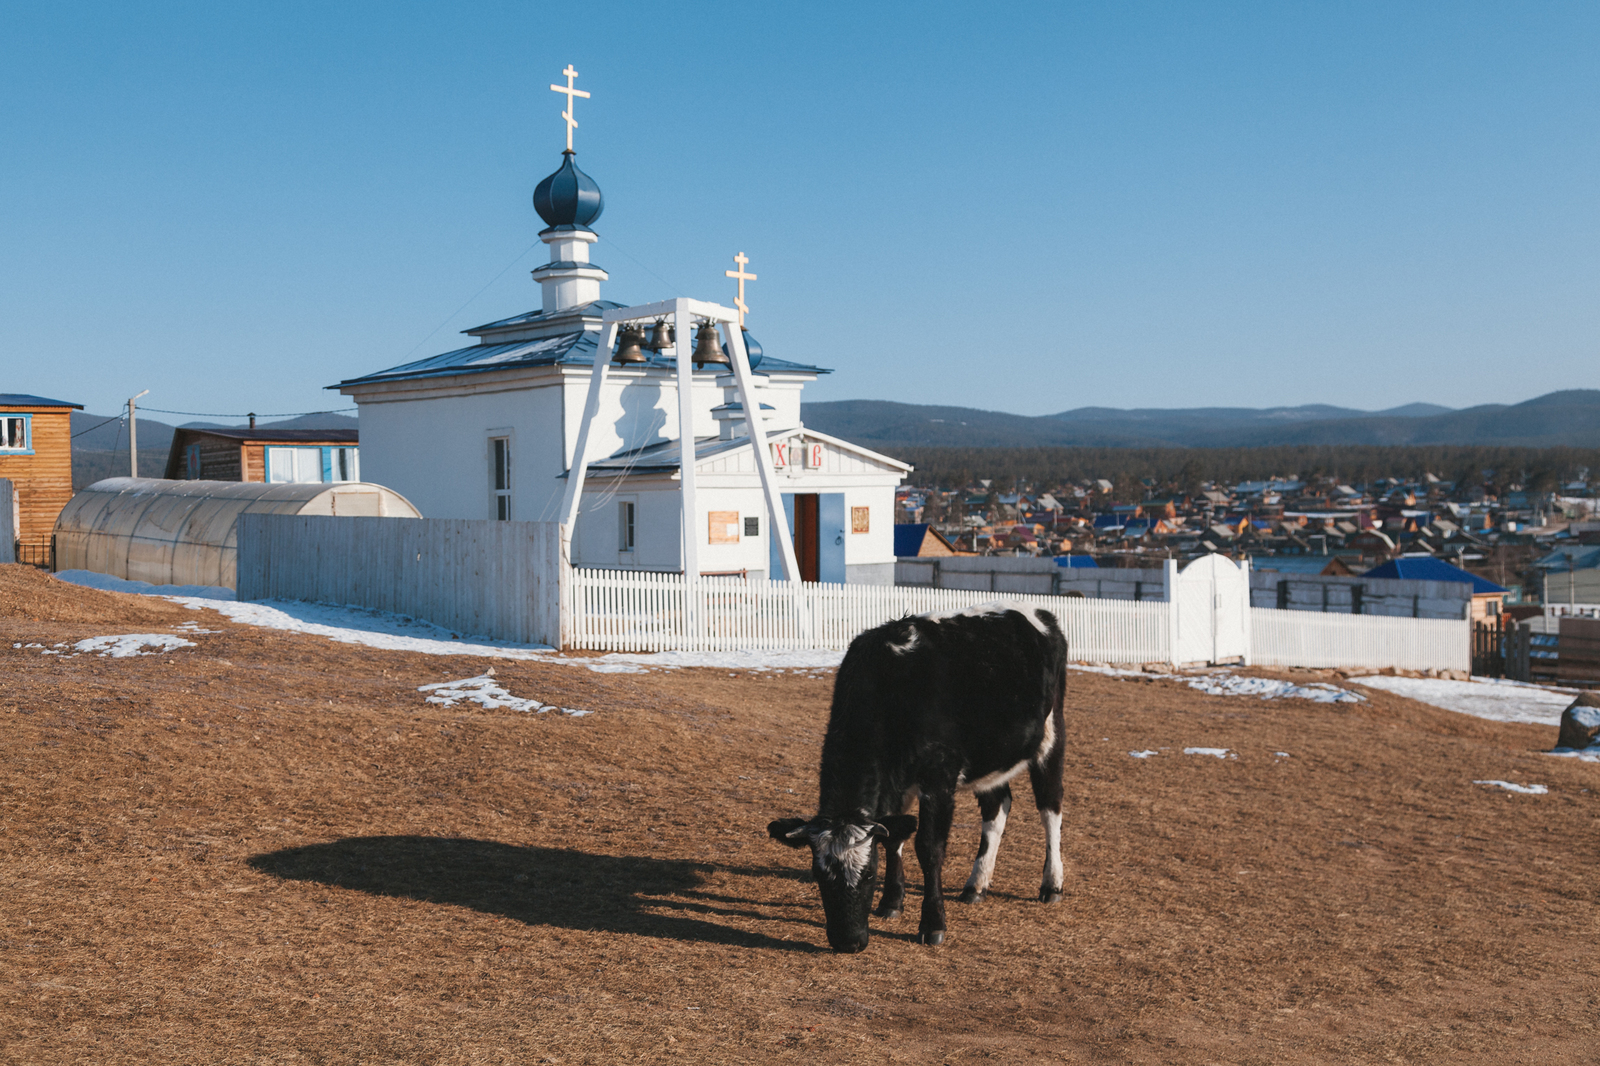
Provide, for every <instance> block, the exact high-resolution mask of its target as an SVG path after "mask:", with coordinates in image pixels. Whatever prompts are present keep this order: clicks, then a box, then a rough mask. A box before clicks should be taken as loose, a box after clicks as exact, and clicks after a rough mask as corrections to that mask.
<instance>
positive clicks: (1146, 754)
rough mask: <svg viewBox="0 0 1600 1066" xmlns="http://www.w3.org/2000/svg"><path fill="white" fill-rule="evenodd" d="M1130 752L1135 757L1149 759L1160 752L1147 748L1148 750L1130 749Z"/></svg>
mask: <svg viewBox="0 0 1600 1066" xmlns="http://www.w3.org/2000/svg"><path fill="white" fill-rule="evenodd" d="M1128 754H1129V755H1132V756H1133V757H1134V758H1135V759H1148V758H1150V756H1152V755H1155V754H1158V753H1157V752H1154V751H1149V750H1146V751H1130V752H1128Z"/></svg>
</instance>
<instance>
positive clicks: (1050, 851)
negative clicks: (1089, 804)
mask: <svg viewBox="0 0 1600 1066" xmlns="http://www.w3.org/2000/svg"><path fill="white" fill-rule="evenodd" d="M1039 823H1040V824H1041V825H1043V826H1044V883H1045V884H1046V885H1048V886H1049V887H1050V888H1053V889H1056V890H1058V891H1059V890H1060V888H1061V876H1062V873H1061V812H1060V811H1048V810H1046V811H1040V812H1039Z"/></svg>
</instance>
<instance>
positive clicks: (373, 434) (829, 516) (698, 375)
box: [330, 67, 911, 585]
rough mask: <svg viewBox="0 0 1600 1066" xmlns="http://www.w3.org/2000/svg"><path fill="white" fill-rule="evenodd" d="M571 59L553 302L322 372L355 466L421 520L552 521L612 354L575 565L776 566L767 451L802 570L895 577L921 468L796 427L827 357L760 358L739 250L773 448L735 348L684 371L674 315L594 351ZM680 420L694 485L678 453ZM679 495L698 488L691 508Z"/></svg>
mask: <svg viewBox="0 0 1600 1066" xmlns="http://www.w3.org/2000/svg"><path fill="white" fill-rule="evenodd" d="M564 73H566V74H567V81H568V84H567V85H566V86H565V87H562V86H551V88H552V89H555V90H556V91H558V92H562V93H566V94H568V110H567V111H566V112H563V117H564V118H566V120H567V150H566V151H565V152H564V153H563V159H562V163H561V166H560V168H559V169H558V170H557V171H556V172H555V173H554V174H551V175H550V176H549V177H547V178H545V179H544V180H543V181H542V182H540V183H539V185H538V187H537V188H536V189H535V191H534V194H533V203H534V207H535V209H536V210H537V211H538V213H539V215H540V217H541V218H542V219H543V220H544V222H545V224H546V227H547V228H546V229H544V230H543V231H542V232H541V233H540V234H539V236H540V237H541V239H543V241H544V242H545V244H547V245H548V246H549V248H550V261H549V262H548V263H546V264H544V265H542V266H540V267H538V268H537V269H535V270H534V271H533V277H534V280H535V281H537V282H538V283H539V285H540V287H541V288H542V289H543V300H542V305H541V307H540V308H539V310H537V311H529V312H527V313H526V314H520V315H516V316H514V317H511V318H505V319H501V320H499V321H497V322H490V323H488V324H486V325H482V326H478V327H476V328H473V329H469V330H466V331H465V332H466V333H467V334H468V335H469V336H472V337H474V338H476V341H477V343H475V344H472V345H470V346H468V347H465V348H460V349H457V350H455V351H451V352H445V353H444V354H442V355H436V356H433V357H432V358H428V359H422V360H418V361H416V362H411V363H406V364H404V365H403V366H397V367H393V368H391V369H389V370H381V371H378V372H376V373H372V374H366V375H363V376H361V377H357V378H351V379H348V380H346V381H342V382H340V383H339V384H338V385H336V386H330V388H336V389H338V390H339V391H340V392H341V393H343V394H344V395H346V396H350V397H352V398H353V399H354V400H355V402H356V403H357V404H358V405H359V408H360V417H361V465H362V475H363V477H365V478H367V479H368V480H370V481H374V482H377V483H378V484H381V485H385V486H388V487H389V488H391V489H394V490H395V491H397V492H399V493H401V494H402V495H404V496H405V497H406V498H407V499H409V500H410V501H411V502H412V503H413V504H415V505H416V507H417V508H418V509H419V510H420V511H421V512H422V514H423V515H425V516H427V517H429V518H478V519H483V518H487V519H500V520H510V521H552V522H553V521H558V520H560V519H561V517H562V516H561V511H562V502H563V493H564V490H565V488H566V484H567V481H568V478H569V474H570V473H571V471H572V467H573V465H574V462H575V461H576V459H575V456H576V453H577V448H578V440H579V436H580V428H581V424H582V422H583V415H584V410H585V403H586V399H587V393H588V390H589V384H590V377H591V374H592V371H593V369H594V367H595V360H596V359H597V358H598V359H606V360H612V363H611V365H610V367H609V369H608V371H607V374H606V375H605V379H604V381H603V382H602V383H601V392H600V396H599V398H598V399H599V403H598V409H597V411H596V414H595V415H594V417H593V419H592V421H591V424H590V428H589V443H588V447H587V448H586V454H587V457H588V463H587V477H586V478H580V479H576V480H575V483H581V485H582V492H581V496H580V497H579V498H578V499H576V500H575V501H574V503H575V506H576V508H577V517H576V521H575V523H574V526H573V528H572V532H571V547H570V552H571V562H572V563H573V564H574V565H576V566H583V567H593V568H600V569H623V570H651V571H664V572H673V573H682V572H684V570H685V560H686V559H688V560H693V564H694V566H695V568H696V569H697V571H698V573H700V574H702V575H710V574H721V575H743V576H745V577H748V578H752V579H757V578H766V577H769V576H771V577H775V578H781V577H783V576H784V567H783V566H782V558H783V556H782V554H781V547H780V540H781V538H778V537H774V536H773V535H772V532H773V531H772V530H771V529H770V528H769V526H770V524H771V523H770V521H769V518H768V516H769V507H768V503H767V499H768V497H767V496H766V495H764V492H763V488H762V477H761V475H762V471H760V470H759V469H758V467H757V465H756V464H757V463H760V462H764V463H768V464H770V467H769V471H770V474H771V475H773V477H774V479H775V481H776V485H777V489H778V493H777V495H778V496H779V498H781V500H782V507H783V511H784V515H785V519H786V521H787V524H788V527H789V530H790V532H791V535H792V540H793V544H794V550H795V556H794V558H795V561H796V563H797V564H798V570H799V576H800V577H801V578H803V579H804V580H807V581H829V582H846V581H848V582H861V583H869V584H884V585H888V584H893V583H894V489H895V486H896V485H898V484H899V483H900V481H901V479H902V478H904V476H905V475H906V473H907V472H909V471H910V469H911V468H910V467H909V466H907V465H906V464H904V463H901V462H898V461H897V460H894V459H891V458H889V457H888V456H884V455H879V454H877V453H876V452H872V451H869V450H868V449H866V448H862V447H859V446H857V445H854V444H851V443H849V442H848V441H843V440H839V439H838V438H836V437H830V436H828V435H826V434H823V433H818V432H816V431H814V430H809V429H807V428H806V427H805V426H804V425H803V424H802V422H801V420H800V400H801V393H802V391H803V390H804V389H805V387H806V385H807V384H809V383H810V382H813V381H815V380H816V379H817V377H818V375H821V374H826V373H829V371H828V370H826V369H823V368H822V367H819V366H814V365H811V364H809V363H803V362H790V361H787V360H783V359H778V358H775V357H773V356H772V355H768V354H765V353H764V352H763V351H762V348H761V346H760V345H759V344H757V343H756V342H755V340H754V338H752V337H751V336H750V335H749V333H748V332H743V326H742V320H743V314H744V311H745V310H746V306H745V304H744V282H745V281H746V280H754V275H750V274H747V273H745V270H744V266H745V263H746V262H748V260H745V259H744V257H743V255H742V253H741V255H740V256H739V257H738V260H737V261H738V262H739V270H738V271H737V272H735V271H729V272H728V274H729V276H730V277H734V278H737V279H738V285H739V293H740V296H739V299H738V301H736V302H737V304H738V306H739V319H740V322H741V327H740V328H741V335H742V337H743V339H744V341H745V348H746V350H747V351H748V353H749V365H750V369H751V371H752V376H751V378H750V379H749V381H750V384H751V386H752V395H753V396H754V397H756V398H757V399H758V400H759V402H760V405H761V409H762V411H761V414H762V420H763V422H764V427H765V431H766V434H767V437H768V440H769V442H770V443H769V445H768V448H767V449H766V453H767V454H765V455H757V454H756V450H755V449H754V448H753V447H752V441H751V439H750V437H749V436H748V435H747V426H746V421H745V411H744V407H743V405H742V404H741V403H740V402H739V392H738V389H737V387H736V381H735V374H734V372H733V369H732V367H731V366H730V365H728V362H729V360H728V357H727V354H726V351H727V346H726V345H725V344H721V343H718V342H717V341H715V340H713V339H711V338H712V337H713V336H714V334H709V333H708V337H707V338H705V339H704V340H702V341H701V343H700V345H699V346H698V347H696V348H695V354H696V355H697V356H706V359H705V361H704V362H703V364H697V368H696V369H695V370H694V371H693V372H692V373H686V376H685V377H683V378H680V375H679V373H678V370H677V364H676V360H675V359H674V358H673V357H672V353H673V352H674V351H675V350H677V351H684V352H687V351H688V348H687V347H686V346H687V345H688V344H689V343H690V338H689V337H688V336H687V335H686V334H687V330H685V329H682V328H681V327H680V329H679V334H680V335H679V336H678V337H677V343H678V345H679V346H680V347H679V348H678V349H674V348H673V346H672V344H671V342H670V341H667V342H665V343H663V340H664V339H663V338H662V337H660V336H659V335H657V336H646V335H644V334H641V333H634V332H631V331H624V332H623V333H622V335H621V338H620V339H619V342H618V343H617V344H616V345H614V346H611V345H608V346H607V347H608V350H606V351H603V352H602V351H600V344H601V340H602V335H603V328H602V327H603V324H604V323H603V316H604V315H605V314H606V312H607V311H614V310H616V309H618V308H620V307H621V306H622V305H619V304H616V303H613V302H610V301H607V300H602V299H601V298H600V284H601V282H603V281H605V280H606V279H607V274H606V272H605V271H604V270H603V269H601V268H600V267H599V266H597V265H596V264H594V263H592V262H590V260H589V246H590V245H591V244H593V243H594V242H595V240H596V239H597V237H596V234H595V232H594V230H593V229H591V228H590V226H591V224H592V223H593V222H594V221H595V220H596V219H598V218H599V217H600V212H601V210H602V208H603V206H604V204H603V200H602V197H601V195H600V188H599V186H598V185H597V184H595V182H594V180H593V179H592V178H590V177H589V176H588V175H587V174H585V173H584V172H583V171H581V170H579V169H578V166H577V163H576V161H575V156H574V153H573V151H572V127H573V126H574V125H575V124H576V123H575V122H574V121H573V120H572V117H571V114H572V111H571V98H572V97H573V96H580V97H582V96H586V95H587V94H586V93H583V92H581V91H579V90H575V89H573V88H572V77H573V76H574V74H575V72H573V71H572V70H571V68H570V67H569V68H568V69H567V71H566V72H564ZM612 331H613V332H615V327H613V328H612ZM657 332H659V331H657ZM697 339H698V338H697ZM706 341H710V343H709V344H707V343H706ZM652 349H654V350H652ZM701 366H703V369H700V368H699V367H701ZM689 379H692V381H693V388H692V396H691V403H690V404H689V405H686V406H684V407H680V404H679V396H678V392H679V381H680V380H689ZM691 409H692V410H691ZM686 421H687V422H689V423H691V424H692V425H693V437H694V441H693V451H694V459H693V463H692V473H693V477H692V478H690V479H689V483H690V484H691V485H692V486H693V492H692V493H686V492H685V491H684V482H685V479H684V478H683V470H682V462H681V459H680V456H681V449H680V445H679V427H680V426H681V425H682V424H684V423H685V422H686ZM686 497H688V498H690V499H692V500H693V501H694V502H693V511H694V513H693V514H692V515H687V516H686V515H685V514H684V500H685V498H686ZM686 519H687V520H686ZM686 535H687V536H690V537H693V538H694V543H693V544H687V545H686V543H685V537H686ZM686 549H687V550H686Z"/></svg>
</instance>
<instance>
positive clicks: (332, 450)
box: [267, 446, 361, 483]
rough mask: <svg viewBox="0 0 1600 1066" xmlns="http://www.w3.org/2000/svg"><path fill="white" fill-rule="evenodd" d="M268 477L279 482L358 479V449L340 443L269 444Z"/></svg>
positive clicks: (359, 461) (359, 473)
mask: <svg viewBox="0 0 1600 1066" xmlns="http://www.w3.org/2000/svg"><path fill="white" fill-rule="evenodd" d="M267 480H268V481H271V482H280V483H282V482H299V483H304V482H313V483H314V482H319V481H360V480H361V456H360V450H359V449H357V448H342V447H326V448H323V447H304V446H299V447H279V446H273V447H269V448H267Z"/></svg>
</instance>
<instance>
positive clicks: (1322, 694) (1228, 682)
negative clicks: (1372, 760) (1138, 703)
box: [1067, 663, 1366, 703]
mask: <svg viewBox="0 0 1600 1066" xmlns="http://www.w3.org/2000/svg"><path fill="white" fill-rule="evenodd" d="M1067 669H1069V670H1081V671H1083V672H1084V673H1089V674H1100V675H1102V676H1104V677H1142V678H1145V679H1147V680H1160V681H1182V682H1183V683H1184V684H1186V685H1188V686H1189V687H1190V688H1192V689H1194V690H1195V691H1197V692H1204V693H1205V694H1206V695H1208V696H1255V697H1257V698H1259V699H1263V700H1282V699H1291V700H1311V701H1313V702H1315V703H1363V702H1365V701H1366V697H1365V696H1363V695H1361V694H1360V693H1358V692H1351V691H1350V690H1349V689H1343V688H1340V687H1338V686H1337V685H1327V684H1323V683H1322V682H1320V681H1310V682H1307V683H1306V684H1304V685H1297V684H1295V683H1294V682H1292V681H1277V680H1274V679H1272V678H1269V677H1243V676H1240V675H1239V674H1236V673H1234V672H1232V671H1231V670H1226V669H1217V670H1203V671H1192V672H1184V673H1155V672H1151V671H1148V670H1143V669H1131V670H1130V669H1126V668H1123V667H1118V666H1107V665H1105V664H1103V663H1086V664H1075V665H1071V666H1068V667H1067Z"/></svg>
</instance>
